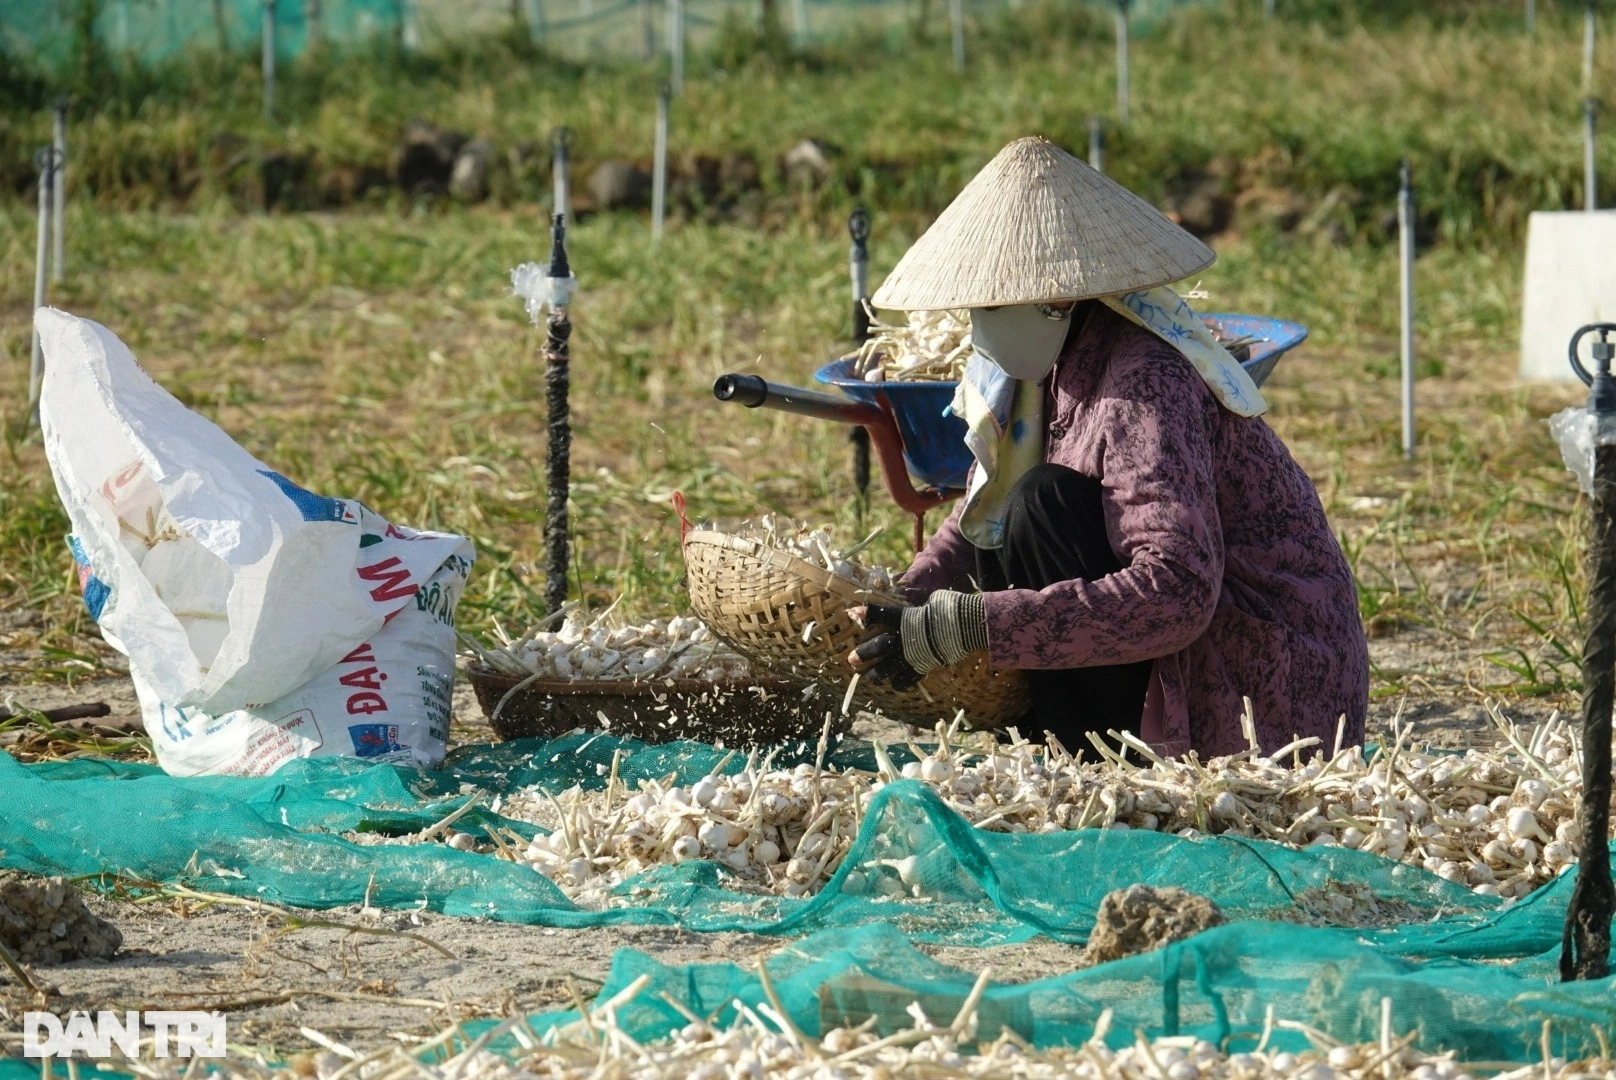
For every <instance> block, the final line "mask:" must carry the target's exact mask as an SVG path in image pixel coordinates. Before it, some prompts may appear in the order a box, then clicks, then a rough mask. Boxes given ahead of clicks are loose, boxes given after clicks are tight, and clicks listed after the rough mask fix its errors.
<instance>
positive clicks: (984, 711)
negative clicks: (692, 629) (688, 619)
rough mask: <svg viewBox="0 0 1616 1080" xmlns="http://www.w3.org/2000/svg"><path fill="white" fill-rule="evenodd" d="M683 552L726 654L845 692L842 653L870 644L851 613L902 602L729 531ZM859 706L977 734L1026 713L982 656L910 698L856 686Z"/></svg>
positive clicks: (704, 535) (694, 540)
mask: <svg viewBox="0 0 1616 1080" xmlns="http://www.w3.org/2000/svg"><path fill="white" fill-rule="evenodd" d="M684 554H685V573H686V576H687V578H688V579H689V582H690V605H691V607H693V608H694V609H695V611H696V614H698V615H700V616H701V618H702V620H703V621H704V622H706V623H707V625H708V626H710V627H712V629H713V633H715V634H717V635H718V636H719V637H721V638H723V639H724V641H725V642H727V643H728V644H729V645H730V647H731V648H733V649H735V650H736V651H737V652H739V653H741V654H742V655H743V656H746V657H747V658H749V659H751V660H752V661H754V662H755V663H757V664H759V665H760V666H762V667H763V668H765V669H767V670H769V671H772V672H774V673H776V674H778V675H781V676H784V677H786V678H796V679H815V680H819V681H823V682H828V683H831V684H833V685H838V686H840V685H845V684H846V682H847V680H848V678H849V677H850V675H851V671H850V669H849V668H848V666H847V654H848V652H850V651H851V650H852V649H853V647H854V646H855V645H857V644H858V643H859V642H860V641H863V640H864V639H865V638H866V637H868V636H869V635H868V634H867V633H866V632H865V631H864V629H863V628H862V627H860V626H859V625H858V623H856V622H854V621H853V619H852V616H850V615H848V613H847V609H848V608H851V607H857V606H859V605H861V604H869V603H876V604H899V605H902V604H905V603H906V601H905V600H904V599H903V598H902V597H900V596H897V595H895V594H893V593H885V592H872V591H871V590H868V589H861V588H859V587H858V586H857V585H855V584H854V583H853V582H851V581H848V580H847V579H846V578H843V577H838V576H837V575H835V574H833V573H831V572H830V571H829V570H826V569H825V568H824V567H822V566H815V565H814V564H813V563H811V562H808V561H807V560H806V559H799V558H797V557H796V556H795V555H790V554H787V553H786V552H784V551H780V550H777V549H775V548H771V547H768V546H766V545H764V544H761V543H759V542H758V541H756V540H751V539H748V538H746V537H741V536H734V535H731V534H729V533H721V532H714V531H712V530H707V529H697V530H692V531H691V532H689V533H688V534H686V536H685V543H684ZM810 624H812V629H811V630H810V629H809V626H810ZM805 637H806V640H804V638H805ZM855 703H856V704H857V705H858V706H860V707H861V708H866V709H870V710H872V711H878V712H882V713H885V714H886V715H887V716H890V717H893V718H894V719H898V720H905V721H909V722H911V723H916V724H923V725H928V724H932V723H935V722H936V721H937V720H939V719H951V718H952V717H953V716H954V714H955V713H956V712H957V711H958V710H960V709H963V710H965V717H966V719H967V720H968V721H969V722H970V723H971V724H972V725H973V726H975V727H988V728H992V727H1003V726H1005V725H1006V724H1011V723H1014V722H1015V721H1016V720H1018V719H1019V718H1020V717H1021V716H1022V715H1023V714H1025V713H1026V711H1027V708H1028V698H1027V683H1026V680H1025V679H1024V678H1023V677H1022V675H1021V673H1020V672H1018V671H995V670H993V669H992V668H990V667H989V666H988V658H987V654H986V653H973V654H972V655H970V656H968V657H966V658H965V659H964V660H962V661H960V662H959V663H958V664H954V665H951V666H949V667H945V668H938V669H937V670H936V671H932V672H929V673H928V674H927V675H926V677H925V678H923V679H921V680H920V683H919V685H917V686H915V687H913V688H911V689H909V690H904V691H897V690H893V689H892V688H891V687H890V686H887V685H886V684H884V683H879V682H876V681H875V680H873V679H871V680H866V679H860V680H859V686H858V691H857V696H856V697H855Z"/></svg>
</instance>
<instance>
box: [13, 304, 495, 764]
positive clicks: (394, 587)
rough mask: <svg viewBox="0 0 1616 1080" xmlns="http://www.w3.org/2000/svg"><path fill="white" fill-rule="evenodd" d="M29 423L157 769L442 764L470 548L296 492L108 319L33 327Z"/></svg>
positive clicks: (56, 320) (54, 316) (92, 606)
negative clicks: (352, 762) (163, 379)
mask: <svg viewBox="0 0 1616 1080" xmlns="http://www.w3.org/2000/svg"><path fill="white" fill-rule="evenodd" d="M35 322H36V325H37V326H38V328H39V333H40V341H41V344H42V346H43V349H44V354H45V381H44V387H43V390H42V393H41V398H40V427H41V429H42V431H43V433H44V439H45V453H46V457H47V458H48V460H49V462H50V466H51V471H52V473H53V475H54V476H55V479H56V489H57V493H58V495H59V496H60V497H61V500H62V503H63V505H64V506H65V507H66V508H67V512H68V517H69V518H70V519H71V521H72V524H73V536H72V537H71V538H70V541H69V542H70V545H71V547H72V550H73V556H74V559H75V561H76V562H77V563H78V568H79V579H80V584H81V587H82V589H83V593H84V599H85V603H86V605H87V606H88V607H89V610H90V614H91V615H92V616H93V617H94V618H95V619H96V620H97V622H98V623H99V624H100V626H101V632H102V636H103V637H105V638H106V640H107V643H108V644H110V645H112V647H113V648H115V649H117V650H118V651H119V652H121V653H123V654H124V655H126V656H128V658H129V668H130V674H131V676H132V677H133V679H134V682H135V689H136V692H137V693H138V695H139V697H140V702H141V711H142V715H143V718H144V719H145V722H146V727H147V731H148V732H149V733H150V734H151V736H152V740H153V743H154V746H155V748H156V751H157V755H158V760H159V761H160V762H161V763H162V765H163V767H164V768H165V769H168V770H169V771H170V772H174V773H178V774H187V773H196V772H244V773H251V774H262V773H264V772H270V771H273V770H274V768H276V767H278V766H279V765H280V764H281V763H283V762H284V761H286V760H290V758H292V757H307V756H311V755H316V754H318V755H328V754H346V755H358V756H364V757H370V758H376V759H381V760H393V761H400V762H411V761H413V762H415V763H418V764H423V765H432V764H436V762H437V761H439V760H440V759H441V758H442V756H443V753H444V748H445V741H446V739H445V737H446V734H447V728H448V696H449V692H450V690H451V689H452V680H453V673H454V610H455V605H456V603H457V602H458V600H459V596H460V592H461V588H462V587H463V585H464V583H465V580H466V578H467V576H468V574H469V573H470V568H471V562H472V559H473V558H474V557H475V554H474V551H473V549H472V545H471V542H470V541H469V540H467V539H466V538H465V537H461V536H454V535H450V534H447V533H433V532H417V531H415V530H412V529H406V528H403V527H401V526H398V525H394V524H393V523H392V522H389V521H388V520H387V519H385V518H383V517H381V516H380V515H378V514H375V513H373V512H372V511H370V510H369V509H367V508H366V507H364V506H361V505H360V504H359V503H357V502H353V501H351V500H346V499H332V498H326V497H323V496H319V495H315V494H313V493H311V492H308V491H305V490H303V489H302V488H300V487H298V486H297V485H295V484H293V483H292V482H291V481H289V480H287V479H286V478H285V477H283V476H280V475H279V474H277V473H275V472H274V471H273V470H271V469H269V468H268V467H266V466H265V465H264V464H263V463H261V462H259V461H258V460H257V459H255V458H253V457H252V456H251V455H250V454H248V453H247V452H246V451H245V450H243V449H242V448H241V447H240V446H237V445H236V443H235V442H233V441H232V440H231V439H230V437H229V436H228V435H226V434H225V433H224V432H223V431H222V430H220V429H219V428H218V427H217V426H216V425H214V424H212V423H211V422H209V421H208V420H206V419H204V418H203V417H201V416H199V415H197V414H196V413H194V412H191V411H190V410H189V409H187V408H185V406H183V405H182V404H180V402H179V401H177V400H176V399H175V398H174V397H173V396H172V395H170V394H169V393H168V392H167V391H165V390H164V389H163V388H162V387H160V386H158V385H157V383H156V382H154V381H153V380H152V379H151V377H150V376H148V375H147V374H146V373H145V372H144V371H142V370H141V369H140V367H139V366H138V364H137V363H136V362H135V358H134V356H133V355H132V354H131V353H130V351H129V350H128V348H127V347H125V346H124V344H123V343H122V342H121V341H119V340H118V339H117V338H116V337H115V336H114V335H113V334H112V333H111V332H110V331H108V330H107V329H106V328H105V327H103V326H101V325H99V324H97V323H94V322H91V321H89V320H87V319H78V318H75V317H73V316H71V315H68V314H66V313H64V312H60V311H54V310H42V311H40V312H39V313H38V314H37V315H36V316H35Z"/></svg>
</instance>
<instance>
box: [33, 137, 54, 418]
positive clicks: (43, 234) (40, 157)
mask: <svg viewBox="0 0 1616 1080" xmlns="http://www.w3.org/2000/svg"><path fill="white" fill-rule="evenodd" d="M34 165H35V166H36V167H37V168H38V169H39V236H38V243H37V244H36V245H35V247H34V311H36V312H37V311H38V310H39V309H40V308H42V307H44V306H45V298H46V291H45V279H46V273H45V271H46V268H47V266H48V265H49V263H50V234H51V189H52V188H53V187H54V186H55V180H56V165H57V162H56V150H55V148H54V147H50V146H43V147H40V149H39V152H38V153H37V154H35V155H34ZM29 321H30V322H32V321H33V320H32V319H30V320H29ZM44 374H45V352H44V349H43V348H42V347H41V345H40V342H39V329H38V328H37V327H35V329H34V336H33V342H32V349H31V350H30V353H29V360H28V414H29V416H32V415H33V413H34V410H35V408H37V407H38V405H39V384H40V380H41V379H42V378H43V377H44Z"/></svg>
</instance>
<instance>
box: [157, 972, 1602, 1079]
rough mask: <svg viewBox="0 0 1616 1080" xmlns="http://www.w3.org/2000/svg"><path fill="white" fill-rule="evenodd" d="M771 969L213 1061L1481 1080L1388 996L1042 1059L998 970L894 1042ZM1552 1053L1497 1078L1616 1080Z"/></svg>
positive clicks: (762, 1072) (313, 1036)
mask: <svg viewBox="0 0 1616 1080" xmlns="http://www.w3.org/2000/svg"><path fill="white" fill-rule="evenodd" d="M760 972H764V984H763V985H764V990H765V996H766V997H767V998H768V1000H767V1001H766V1002H759V1003H758V1004H757V1005H756V1006H750V1005H747V1004H745V1003H743V1002H740V1001H738V1000H737V1001H736V1003H735V1004H736V1009H735V1014H734V1020H733V1021H732V1022H731V1023H729V1024H727V1025H723V1026H720V1025H718V1024H716V1023H714V1022H713V1021H712V1019H711V1018H707V1019H703V1018H702V1017H700V1016H697V1015H695V1014H694V1013H692V1012H691V1011H690V1010H689V1009H687V1008H686V1007H685V1006H684V1005H683V1004H681V1003H680V1002H679V1001H678V1000H677V999H676V998H673V997H672V996H670V995H669V994H667V993H665V992H664V993H662V994H660V995H659V997H660V998H661V1000H662V1002H664V1003H666V1004H668V1005H670V1006H671V1007H672V1008H674V1009H676V1010H678V1011H679V1012H681V1013H683V1014H684V1015H685V1019H686V1020H687V1021H688V1022H687V1023H686V1024H685V1025H684V1026H683V1027H681V1028H678V1029H677V1030H675V1031H674V1032H672V1034H670V1035H669V1036H668V1037H667V1038H664V1039H657V1040H655V1041H650V1040H645V1039H643V1037H642V1038H634V1037H633V1036H631V1035H630V1034H629V1033H628V1032H626V1031H624V1030H623V1028H622V1027H621V1026H620V1024H619V1021H618V1017H619V1016H620V1015H621V1014H622V1013H623V1012H624V1011H625V1010H626V1009H627V1007H628V1006H629V1005H630V1004H631V1003H632V1002H633V1001H634V1000H635V999H636V998H638V997H640V995H642V994H645V993H646V992H647V988H648V987H649V985H650V976H649V975H642V976H640V977H639V978H638V979H636V980H634V981H633V982H632V983H630V984H629V985H628V986H626V987H624V988H623V989H622V990H621V991H620V992H618V993H616V994H613V995H612V996H611V997H610V998H606V999H600V998H597V999H596V1000H595V1001H594V1002H592V1003H590V1004H588V1005H587V1006H586V1005H584V1003H583V1002H582V1001H580V1002H579V1008H580V1011H582V1012H585V1013H586V1015H584V1016H581V1017H580V1018H579V1019H578V1020H576V1021H573V1022H572V1023H569V1024H565V1025H561V1026H557V1027H552V1028H550V1029H548V1030H545V1031H538V1030H535V1029H534V1027H533V1026H532V1025H531V1024H530V1022H529V1021H528V1019H527V1018H526V1017H525V1016H521V1015H517V1016H512V1017H510V1018H508V1019H506V1020H503V1021H501V1022H500V1023H498V1024H496V1025H494V1026H493V1027H492V1028H490V1029H489V1031H487V1032H485V1033H484V1034H483V1035H480V1036H479V1037H478V1038H477V1039H475V1040H472V1041H469V1042H468V1040H467V1037H466V1035H465V1033H464V1031H463V1029H462V1028H461V1027H460V1025H459V1024H454V1025H452V1026H451V1027H449V1028H448V1029H447V1030H445V1031H444V1032H442V1033H440V1034H438V1035H436V1036H433V1037H427V1038H417V1037H412V1036H408V1035H402V1034H400V1035H395V1036H394V1037H393V1038H394V1039H396V1040H398V1041H396V1042H389V1043H387V1044H384V1045H383V1046H381V1047H380V1048H379V1049H375V1050H371V1051H369V1052H363V1051H360V1050H355V1049H353V1048H352V1047H350V1046H348V1045H346V1044H344V1043H342V1042H339V1041H337V1040H336V1039H333V1038H332V1037H330V1036H329V1035H326V1034H325V1033H323V1032H320V1031H317V1030H315V1029H313V1028H309V1027H303V1028H300V1029H299V1030H300V1032H301V1033H302V1035H303V1036H304V1038H306V1039H308V1040H309V1041H310V1042H311V1043H313V1044H314V1045H315V1046H318V1047H320V1048H321V1049H320V1050H318V1051H315V1052H310V1053H304V1054H299V1055H296V1056H295V1057H293V1058H292V1059H291V1061H289V1062H286V1063H284V1064H273V1065H272V1064H270V1063H268V1062H266V1061H265V1060H264V1059H263V1058H262V1057H260V1056H254V1057H251V1058H248V1057H231V1058H226V1059H222V1060H219V1061H216V1062H213V1063H212V1071H214V1072H215V1075H217V1076H219V1077H220V1078H221V1080H311V1078H312V1080H337V1078H338V1077H339V1076H352V1077H360V1078H367V1080H380V1078H383V1077H399V1076H410V1077H421V1078H424V1080H541V1078H542V1080H595V1078H598V1077H608V1076H609V1077H614V1078H617V1080H685V1078H687V1077H689V1078H696V1080H771V1078H775V1077H778V1078H781V1080H787V1078H789V1080H891V1078H892V1077H896V1076H955V1077H966V1078H968V1080H1140V1078H1142V1077H1143V1078H1153V1080H1361V1078H1364V1077H1376V1078H1378V1080H1473V1074H1472V1073H1471V1072H1469V1071H1467V1069H1466V1067H1465V1066H1464V1065H1463V1064H1462V1063H1460V1062H1458V1061H1456V1060H1455V1055H1454V1053H1453V1051H1451V1050H1450V1051H1442V1052H1438V1053H1427V1052H1425V1051H1422V1050H1418V1049H1416V1048H1415V1046H1414V1043H1415V1041H1416V1039H1417V1036H1418V1032H1417V1031H1415V1032H1410V1033H1408V1034H1406V1035H1399V1034H1397V1033H1396V1029H1395V1027H1394V1026H1393V1024H1392V1020H1391V1010H1390V1002H1389V1000H1387V999H1382V1013H1381V1015H1382V1021H1381V1031H1380V1038H1379V1039H1378V1040H1377V1041H1370V1042H1362V1043H1342V1042H1340V1041H1338V1040H1336V1039H1334V1038H1332V1037H1331V1036H1329V1035H1328V1034H1326V1033H1325V1032H1322V1031H1319V1030H1318V1029H1316V1028H1314V1027H1312V1026H1310V1025H1308V1024H1304V1023H1299V1022H1296V1021H1290V1020H1283V1019H1277V1020H1276V1019H1274V1017H1273V1015H1272V1011H1271V1010H1270V1016H1269V1018H1268V1021H1267V1023H1266V1024H1265V1025H1264V1030H1263V1033H1262V1036H1261V1042H1260V1043H1259V1044H1258V1045H1257V1046H1256V1047H1255V1048H1254V1049H1251V1050H1246V1051H1238V1052H1234V1053H1229V1052H1227V1051H1224V1050H1220V1049H1219V1048H1218V1047H1217V1046H1215V1045H1213V1044H1212V1043H1210V1042H1207V1041H1205V1040H1203V1039H1197V1038H1195V1037H1193V1036H1162V1037H1159V1038H1156V1039H1146V1038H1145V1036H1144V1034H1143V1033H1142V1032H1141V1033H1137V1034H1136V1037H1135V1039H1134V1041H1133V1042H1132V1043H1129V1044H1127V1045H1124V1046H1123V1047H1122V1048H1120V1049H1112V1048H1110V1047H1109V1046H1107V1045H1106V1036H1107V1034H1108V1033H1109V1032H1110V1031H1111V1029H1112V1027H1113V1026H1114V1022H1113V1014H1112V1012H1111V1010H1110V1009H1106V1010H1105V1011H1103V1012H1102V1013H1101V1014H1100V1017H1099V1020H1098V1022H1097V1023H1096V1025H1095V1029H1094V1033H1093V1034H1092V1035H1091V1036H1090V1038H1089V1039H1088V1041H1086V1042H1084V1043H1083V1044H1081V1045H1078V1046H1055V1047H1048V1048H1044V1049H1038V1048H1035V1047H1033V1046H1031V1045H1029V1044H1028V1043H1027V1042H1026V1041H1025V1040H1024V1039H1022V1038H1021V1037H1019V1036H1017V1035H1015V1034H1014V1033H1011V1032H1009V1031H1005V1030H1002V1029H1001V1031H1000V1032H998V1033H995V1032H992V1031H988V1030H986V1023H985V1022H984V1021H985V1018H984V1017H983V1016H982V1015H981V1013H980V1012H979V1004H980V1001H981V996H982V993H983V991H984V990H986V988H987V987H988V986H989V985H990V983H989V977H990V976H991V974H992V972H991V970H989V971H984V972H983V973H982V975H981V977H979V978H978V980H977V984H976V986H975V987H973V988H972V991H971V993H970V994H969V995H968V996H967V997H966V998H964V1000H963V1001H962V1002H961V1003H960V1006H959V1009H958V1011H957V1012H956V1013H955V1015H954V1016H953V1018H952V1019H951V1020H950V1019H949V1018H947V1017H941V1018H938V1019H937V1020H933V1019H932V1018H931V1017H929V1016H927V1015H926V1013H925V1010H924V1009H922V1008H921V1007H920V1005H919V1004H918V1003H916V1004H913V1005H911V1006H910V1007H909V1009H908V1014H909V1020H910V1021H911V1023H910V1025H909V1026H907V1027H905V1028H903V1029H900V1030H899V1031H897V1032H894V1033H893V1034H891V1035H887V1036H884V1037H883V1036H881V1035H880V1034H878V1033H877V1032H874V1031H872V1030H870V1025H868V1024H865V1025H861V1026H859V1027H853V1028H847V1027H835V1028H831V1029H829V1030H828V1031H826V1032H825V1033H824V1034H823V1035H821V1036H819V1037H817V1038H816V1037H814V1036H813V1035H810V1034H808V1033H807V1032H804V1031H803V1030H802V1029H801V1028H800V1027H799V1026H798V1025H797V1024H796V1023H795V1022H794V1021H792V1019H791V1018H790V1015H789V1014H788V1013H787V1012H786V1011H785V1009H784V1006H783V1004H782V1003H781V1001H780V997H779V995H778V994H777V993H776V992H775V990H774V987H773V984H772V981H769V980H768V979H767V975H766V971H765V969H760ZM1275 1031H1292V1032H1299V1033H1301V1034H1302V1035H1303V1036H1304V1037H1305V1038H1306V1040H1307V1042H1308V1043H1309V1045H1310V1049H1308V1050H1304V1051H1301V1052H1299V1053H1297V1052H1292V1051H1289V1050H1279V1049H1275V1048H1274V1047H1273V1046H1271V1045H1270V1044H1271V1042H1272V1038H1273V1033H1274V1032H1275ZM506 1038H508V1039H509V1040H510V1041H513V1042H514V1043H515V1044H516V1046H517V1047H519V1049H515V1050H513V1052H512V1054H511V1056H510V1057H506V1056H504V1055H502V1054H496V1053H494V1052H493V1051H491V1050H488V1049H487V1047H488V1045H489V1044H490V1043H491V1042H494V1041H495V1040H501V1041H503V1040H504V1039H506ZM1544 1041H1545V1044H1547V1041H1548V1037H1547V1035H1545V1039H1544ZM401 1044H402V1045H401ZM1543 1049H1544V1052H1545V1057H1544V1058H1543V1060H1542V1061H1540V1062H1537V1063H1533V1064H1529V1065H1522V1066H1520V1067H1518V1068H1515V1069H1511V1070H1508V1071H1504V1072H1497V1073H1495V1074H1493V1080H1616V1068H1612V1065H1611V1063H1610V1062H1608V1061H1583V1062H1569V1061H1567V1060H1566V1059H1565V1058H1561V1057H1552V1056H1547V1055H1548V1053H1549V1047H1548V1046H1547V1045H1545V1046H1544V1048H1543ZM186 1064H188V1063H187V1062H186V1061H185V1060H184V1059H181V1058H157V1059H151V1060H147V1061H141V1062H137V1063H127V1064H126V1066H125V1067H127V1068H132V1070H133V1071H134V1072H136V1073H137V1074H138V1075H140V1076H143V1077H146V1078H148V1080H183V1078H184V1077H185V1076H187V1075H188V1072H187V1070H186V1068H185V1066H186ZM1494 1068H1496V1066H1494ZM190 1071H195V1070H194V1069H193V1070H190Z"/></svg>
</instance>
